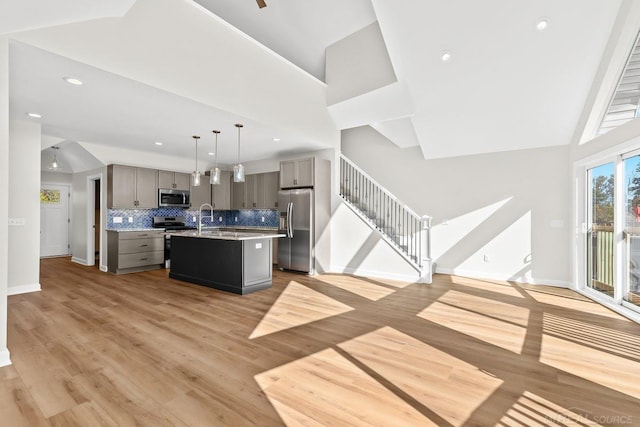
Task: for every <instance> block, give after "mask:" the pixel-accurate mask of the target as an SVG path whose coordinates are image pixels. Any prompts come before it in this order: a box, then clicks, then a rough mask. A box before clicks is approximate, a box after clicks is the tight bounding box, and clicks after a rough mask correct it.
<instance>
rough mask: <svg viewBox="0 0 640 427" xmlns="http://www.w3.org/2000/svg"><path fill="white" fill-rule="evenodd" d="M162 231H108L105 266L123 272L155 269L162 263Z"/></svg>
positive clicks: (113, 270) (117, 272) (111, 271)
mask: <svg viewBox="0 0 640 427" xmlns="http://www.w3.org/2000/svg"><path fill="white" fill-rule="evenodd" d="M163 233H164V231H162V230H158V231H156V230H152V231H120V232H118V231H108V232H107V251H108V252H107V258H108V259H107V267H108V270H109V272H110V273H115V274H124V273H135V272H138V271H146V270H155V269H158V268H161V267H162V265H163V264H164V234H163Z"/></svg>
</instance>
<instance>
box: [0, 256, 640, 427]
mask: <svg viewBox="0 0 640 427" xmlns="http://www.w3.org/2000/svg"><path fill="white" fill-rule="evenodd" d="M41 285H42V291H41V292H39V293H32V294H25V295H17V296H12V297H9V313H8V328H9V350H10V351H11V357H12V360H13V363H14V364H13V365H12V366H8V367H4V368H0V425H2V426H130V425H131V426H134V425H135V426H227V425H228V426H279V425H288V426H296V425H334V426H426V425H437V426H463V425H464V426H491V425H502V426H518V425H520V426H532V425H553V426H563V425H578V426H590V425H598V424H601V425H640V325H638V324H635V323H633V322H631V321H629V320H626V319H624V318H622V317H620V316H618V315H617V314H615V313H613V312H611V311H609V310H607V309H606V308H603V307H602V306H600V305H597V304H595V303H593V302H591V301H589V300H587V299H585V298H583V297H581V296H580V295H578V294H576V293H574V292H572V291H569V290H566V289H557V288H551V287H540V286H538V287H534V286H525V285H518V284H512V283H505V282H491V281H480V280H472V279H465V278H459V277H452V276H443V275H437V276H435V280H434V283H433V284H432V285H418V284H410V283H403V282H392V281H382V280H376V279H368V278H356V277H352V276H346V275H332V274H328V275H321V276H316V277H307V276H302V275H297V274H291V273H283V272H279V271H274V286H273V288H271V289H269V290H266V291H262V292H258V293H255V294H251V295H245V296H239V295H235V294H229V293H224V292H220V291H216V290H213V289H209V288H205V287H200V286H196V285H191V284H187V283H182V282H178V281H175V280H172V279H169V278H168V276H167V272H166V271H165V270H158V271H152V272H145V273H137V274H130V275H123V276H114V275H111V274H105V273H101V272H99V271H97V270H96V269H95V268H91V267H83V266H80V265H77V264H72V263H71V262H70V260H69V259H68V258H53V259H45V260H42V263H41Z"/></svg>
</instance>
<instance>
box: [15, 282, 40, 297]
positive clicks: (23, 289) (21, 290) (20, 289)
mask: <svg viewBox="0 0 640 427" xmlns="http://www.w3.org/2000/svg"><path fill="white" fill-rule="evenodd" d="M41 290H42V288H41V287H40V283H35V284H33V285H20V286H11V285H9V286H8V287H7V295H8V296H11V295H20V294H28V293H29V292H40V291H41Z"/></svg>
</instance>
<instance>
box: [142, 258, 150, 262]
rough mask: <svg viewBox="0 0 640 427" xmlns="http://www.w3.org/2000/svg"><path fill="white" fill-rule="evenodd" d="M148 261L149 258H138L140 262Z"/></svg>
mask: <svg viewBox="0 0 640 427" xmlns="http://www.w3.org/2000/svg"><path fill="white" fill-rule="evenodd" d="M148 259H149V258H140V261H146V260H148Z"/></svg>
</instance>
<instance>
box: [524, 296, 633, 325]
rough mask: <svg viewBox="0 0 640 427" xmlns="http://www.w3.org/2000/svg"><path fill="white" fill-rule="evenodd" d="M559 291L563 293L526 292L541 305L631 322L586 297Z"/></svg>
mask: <svg viewBox="0 0 640 427" xmlns="http://www.w3.org/2000/svg"><path fill="white" fill-rule="evenodd" d="M561 290H562V291H564V292H557V293H556V292H549V291H548V290H546V289H545V290H540V291H534V290H527V291H526V292H527V293H528V294H529V295H531V297H532V298H533V299H535V300H536V301H537V302H539V303H542V304H550V305H555V306H557V307H561V308H566V309H571V310H576V311H580V312H585V313H592V314H597V315H598V316H606V317H611V318H615V319H618V320H622V321H626V322H631V320H629V319H627V318H625V317H622V316H620V315H619V314H617V313H615V312H613V311H611V310H609V309H608V308H606V307H604V306H602V305H600V304H598V303H595V302H593V301H591V300H589V299H587V298H586V297H583V296H581V295H579V294H576V293H571V294H565V292H568V290H566V289H561ZM571 295H573V297H571Z"/></svg>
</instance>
